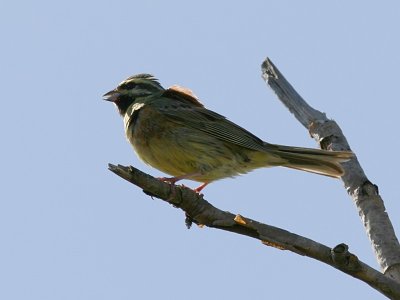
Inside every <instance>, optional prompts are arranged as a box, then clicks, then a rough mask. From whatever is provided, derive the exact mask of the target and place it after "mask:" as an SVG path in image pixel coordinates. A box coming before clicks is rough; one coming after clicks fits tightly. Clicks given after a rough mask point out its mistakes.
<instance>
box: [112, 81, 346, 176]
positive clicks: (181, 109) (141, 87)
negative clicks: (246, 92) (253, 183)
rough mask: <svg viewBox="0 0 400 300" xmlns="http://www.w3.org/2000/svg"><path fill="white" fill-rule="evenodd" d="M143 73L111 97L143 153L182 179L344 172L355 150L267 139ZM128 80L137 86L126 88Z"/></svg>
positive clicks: (130, 137) (144, 157)
mask: <svg viewBox="0 0 400 300" xmlns="http://www.w3.org/2000/svg"><path fill="white" fill-rule="evenodd" d="M137 76H138V77H130V79H127V80H126V81H124V82H123V83H121V84H120V86H119V87H117V88H116V89H115V90H113V91H111V92H109V93H107V94H106V95H105V97H106V98H107V100H111V101H113V102H115V103H116V105H117V107H118V108H119V110H120V113H121V115H123V117H124V123H125V133H126V136H127V138H128V140H129V141H130V143H131V144H132V145H133V147H134V149H135V151H136V153H137V154H138V156H139V157H140V158H141V159H142V160H143V161H144V162H146V163H147V164H149V165H151V166H153V167H155V168H157V169H159V170H161V171H163V172H165V173H167V174H170V175H172V176H174V177H178V178H179V179H180V178H186V179H191V180H195V181H199V182H203V183H209V182H212V181H215V180H218V179H221V178H226V177H233V176H236V175H239V174H244V173H247V172H249V171H251V170H253V169H256V168H261V167H271V166H284V167H288V168H293V169H299V170H304V171H308V172H313V173H318V174H322V175H326V176H331V177H340V176H342V175H343V168H342V166H341V165H340V163H341V162H343V161H346V160H348V159H349V158H351V157H352V155H353V154H352V152H350V151H340V152H338V151H326V150H318V149H308V148H298V147H290V146H281V145H274V144H269V143H266V142H264V141H262V140H261V139H259V138H258V137H256V136H255V135H253V134H252V133H250V132H248V131H247V130H245V129H244V128H242V127H240V126H238V125H236V124H235V123H233V122H231V121H229V120H227V119H226V118H225V117H224V116H222V115H220V114H218V113H216V112H213V111H211V110H208V109H206V108H205V107H204V106H203V105H202V104H201V103H200V102H199V101H198V99H197V98H195V97H194V96H193V94H192V93H191V92H190V91H188V90H185V89H183V88H179V87H174V88H170V89H167V90H164V89H163V88H162V87H161V86H160V85H159V84H158V82H157V81H155V79H154V78H153V77H150V75H146V74H141V75H137ZM128 83H131V85H132V84H133V86H134V87H133V88H130V89H126V90H125V89H123V88H122V87H123V86H126V85H128ZM121 86H122V87H121ZM145 91H147V92H145Z"/></svg>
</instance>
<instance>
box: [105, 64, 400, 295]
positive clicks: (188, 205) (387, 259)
mask: <svg viewBox="0 0 400 300" xmlns="http://www.w3.org/2000/svg"><path fill="white" fill-rule="evenodd" d="M262 73H263V78H264V79H265V81H266V82H267V84H268V85H269V86H270V87H271V88H272V89H273V90H274V91H275V93H276V94H277V96H278V98H279V99H280V100H281V101H282V102H283V103H284V105H285V106H286V107H287V108H288V109H289V110H290V111H291V112H292V113H293V114H294V116H295V117H296V118H297V119H298V120H299V122H300V123H301V124H303V126H305V127H306V128H307V129H308V130H309V131H310V134H311V135H312V136H313V137H314V138H315V139H316V140H317V142H318V143H319V144H320V146H321V148H323V149H331V150H348V149H350V147H349V145H348V143H347V141H346V138H345V137H344V135H343V133H342V131H341V129H340V128H339V126H338V125H337V124H336V122H334V121H332V120H328V119H327V118H326V116H325V114H323V113H321V112H320V111H318V110H315V109H313V108H312V107H311V106H309V105H308V104H307V103H306V102H305V101H304V99H303V98H301V96H300V95H299V94H298V93H297V92H296V91H295V90H294V89H293V87H292V86H291V85H290V84H289V82H288V81H287V80H286V79H285V78H284V77H283V75H282V74H281V73H280V72H279V70H278V69H277V68H276V67H275V66H274V65H273V64H272V62H271V61H270V60H269V59H268V58H267V59H266V60H265V61H264V63H263V64H262ZM344 168H345V171H346V174H345V175H344V176H343V177H342V180H343V182H344V184H345V187H346V189H347V191H348V193H349V194H350V196H351V197H352V198H353V200H354V202H355V204H356V206H357V208H358V210H359V214H360V217H361V219H362V221H363V224H364V226H365V228H366V231H367V234H368V237H369V238H370V240H371V243H372V245H373V248H374V251H375V253H376V257H377V260H378V262H379V264H380V266H381V268H382V270H383V272H384V273H381V272H379V271H377V270H375V269H373V268H371V267H370V266H368V265H366V264H365V263H363V262H361V261H360V260H359V259H358V258H357V256H355V255H354V254H352V253H350V252H349V251H348V246H347V245H345V244H340V245H337V246H336V247H334V248H332V249H331V248H329V247H327V246H325V245H322V244H320V243H317V242H315V241H313V240H311V239H308V238H306V237H303V236H300V235H297V234H294V233H291V232H288V231H286V230H284V229H281V228H277V227H274V226H270V225H267V224H263V223H260V222H257V221H254V220H251V219H248V218H245V217H243V216H240V215H234V214H232V213H229V212H226V211H222V210H220V209H218V208H216V207H214V206H212V205H211V204H210V203H209V202H207V201H206V200H204V198H203V197H202V195H198V194H197V193H195V192H193V191H192V190H191V189H189V188H185V187H181V186H176V185H170V184H168V183H165V182H162V181H160V180H158V179H156V178H154V177H152V176H150V175H148V174H145V173H143V172H141V171H139V170H138V169H135V168H133V167H124V166H120V165H118V166H115V165H112V164H109V169H110V170H111V171H112V172H114V173H115V174H117V175H118V176H120V177H122V178H124V179H125V180H127V181H129V182H131V183H133V184H135V185H137V186H138V187H140V188H141V189H143V191H144V192H145V193H146V194H147V195H150V196H152V197H157V198H159V199H162V200H164V201H166V202H168V203H170V204H172V205H173V206H174V207H178V208H180V209H182V210H183V211H185V213H186V216H187V220H189V222H194V223H196V224H202V225H205V226H208V227H212V228H217V229H221V230H226V231H230V232H234V233H238V234H242V235H246V236H249V237H252V238H255V239H258V240H260V241H261V242H262V243H263V244H265V245H268V246H272V247H275V248H277V249H280V250H289V251H292V252H294V253H296V254H299V255H304V256H308V257H310V258H313V259H316V260H319V261H321V262H323V263H326V264H328V265H330V266H332V267H334V268H336V269H339V270H341V271H342V272H344V273H346V274H349V275H351V276H353V277H355V278H357V279H359V280H361V281H364V282H365V283H367V284H368V285H370V286H371V287H373V288H374V289H376V290H378V291H379V292H381V293H382V294H384V295H386V296H387V297H389V298H391V299H400V245H399V242H398V240H397V238H396V235H395V233H394V229H393V226H392V224H391V222H390V220H389V217H388V215H387V213H386V211H385V207H384V204H383V201H382V199H381V197H380V196H379V193H378V188H377V187H376V186H375V185H374V184H372V183H371V182H370V181H369V180H368V179H367V177H366V176H365V174H364V172H363V170H362V168H361V166H360V165H359V163H358V161H357V159H356V158H355V159H352V160H351V161H349V162H346V163H344Z"/></svg>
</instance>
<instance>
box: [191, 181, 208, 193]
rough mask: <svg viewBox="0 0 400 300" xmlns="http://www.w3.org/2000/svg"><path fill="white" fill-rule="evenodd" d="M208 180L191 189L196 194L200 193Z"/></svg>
mask: <svg viewBox="0 0 400 300" xmlns="http://www.w3.org/2000/svg"><path fill="white" fill-rule="evenodd" d="M207 184H208V182H204V183H203V184H202V185H201V186H199V187H197V188H195V189H194V190H193V191H195V192H196V193H197V194H200V192H201V190H202V189H204V188H205V187H206V186H207Z"/></svg>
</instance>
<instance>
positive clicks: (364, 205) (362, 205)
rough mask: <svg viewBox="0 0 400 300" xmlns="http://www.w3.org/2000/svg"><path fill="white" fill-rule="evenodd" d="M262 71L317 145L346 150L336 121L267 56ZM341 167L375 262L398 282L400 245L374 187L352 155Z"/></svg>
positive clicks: (269, 83)
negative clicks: (302, 93) (307, 99)
mask: <svg viewBox="0 0 400 300" xmlns="http://www.w3.org/2000/svg"><path fill="white" fill-rule="evenodd" d="M262 73H263V78H264V80H265V81H266V82H267V84H268V85H269V86H270V87H271V88H272V89H273V91H274V92H275V93H276V94H277V96H278V98H279V100H281V102H282V103H283V104H284V105H285V106H286V107H287V108H288V109H289V111H290V112H291V113H293V114H294V116H295V117H296V119H297V120H298V121H299V122H300V123H301V124H302V125H303V126H304V127H306V128H307V129H308V130H309V132H310V134H311V135H312V136H313V137H314V139H315V140H316V141H317V142H318V143H319V144H320V146H321V148H324V149H331V150H348V149H350V146H349V144H348V143H347V140H346V138H345V136H344V135H343V133H342V130H341V129H340V128H339V126H338V125H337V124H336V122H335V121H333V120H329V119H327V117H326V115H325V114H324V113H321V112H320V111H318V110H315V109H314V108H312V107H311V106H309V105H308V104H307V103H306V102H305V101H304V99H303V98H302V97H301V96H300V95H299V94H298V93H297V92H296V91H295V90H294V88H293V87H292V86H291V85H290V83H289V82H288V81H287V80H286V79H285V77H284V76H283V75H282V74H281V72H279V70H278V69H277V68H276V67H275V65H274V64H273V63H272V62H271V61H270V60H269V59H268V58H267V59H266V60H265V61H264V63H263V64H262ZM343 167H344V169H345V171H346V174H345V175H344V176H343V177H342V180H343V182H344V185H345V188H346V189H347V191H348V193H349V194H350V196H351V197H352V198H353V201H354V203H355V205H356V207H357V209H358V212H359V215H360V217H361V220H362V222H363V224H364V227H365V229H366V232H367V235H368V237H369V239H370V241H371V244H372V246H373V249H374V251H375V256H376V258H377V260H378V263H379V264H380V266H381V268H382V270H383V272H384V273H385V274H386V275H388V276H390V277H391V278H393V279H395V280H396V281H397V282H400V245H399V242H398V240H397V238H396V235H395V232H394V229H393V226H392V223H391V222H390V219H389V217H388V215H387V213H386V209H385V206H384V203H383V200H382V198H381V197H380V195H379V193H378V187H377V186H376V185H374V184H372V183H371V182H370V181H369V180H368V178H367V177H366V175H365V174H364V171H363V169H362V168H361V166H360V164H359V162H358V160H357V159H356V158H355V159H353V160H351V161H349V162H347V163H344V164H343Z"/></svg>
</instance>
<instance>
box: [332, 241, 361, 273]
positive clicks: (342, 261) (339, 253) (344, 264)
mask: <svg viewBox="0 0 400 300" xmlns="http://www.w3.org/2000/svg"><path fill="white" fill-rule="evenodd" d="M331 256H332V260H333V262H334V263H335V264H336V266H337V267H339V268H340V269H345V270H347V271H350V272H356V271H359V270H361V265H360V262H359V260H358V257H357V256H355V255H354V254H352V253H350V252H349V246H347V245H346V244H343V243H342V244H339V245H337V246H336V247H334V248H332V250H331Z"/></svg>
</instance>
